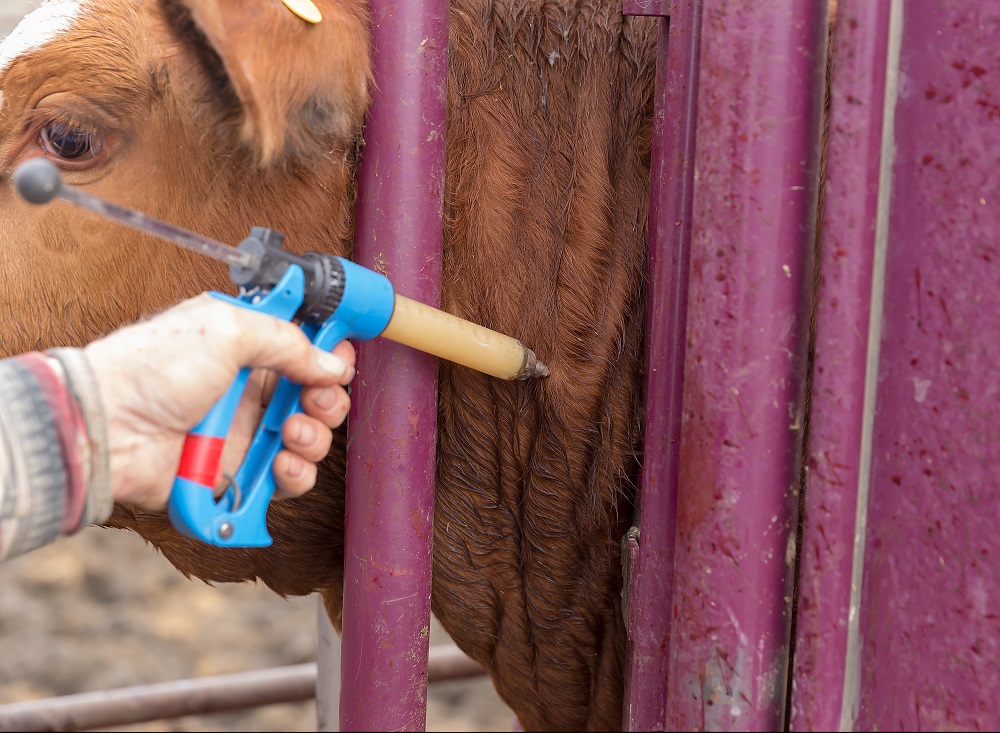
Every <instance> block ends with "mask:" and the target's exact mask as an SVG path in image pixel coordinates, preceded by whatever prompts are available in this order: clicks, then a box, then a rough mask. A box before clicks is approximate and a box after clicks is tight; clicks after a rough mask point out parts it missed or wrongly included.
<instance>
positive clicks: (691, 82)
mask: <svg viewBox="0 0 1000 733" xmlns="http://www.w3.org/2000/svg"><path fill="white" fill-rule="evenodd" d="M642 2H643V0H638V2H632V3H629V2H626V5H625V10H626V12H627V13H630V14H633V15H660V16H661V20H660V31H659V36H658V39H657V44H658V47H657V70H656V74H657V78H656V101H655V108H654V127H653V143H652V170H651V175H650V206H649V258H648V263H647V272H648V273H649V285H648V289H647V311H646V323H647V324H648V330H647V335H646V338H647V342H646V374H647V375H648V376H647V381H646V426H645V451H644V453H645V458H644V462H643V471H642V476H641V478H640V485H639V496H640V501H639V506H640V511H639V533H638V535H636V533H635V531H634V528H633V531H632V532H630V533H629V537H628V539H627V543H626V548H625V551H626V553H628V560H629V562H628V567H629V568H630V577H629V578H628V593H629V596H628V605H627V608H628V618H627V624H628V626H627V629H628V639H629V641H628V658H627V664H628V666H627V667H626V670H625V709H624V711H623V720H624V727H625V730H630V731H640V730H665V726H666V705H667V684H666V681H667V654H666V650H667V649H668V647H669V641H670V614H669V613H666V612H665V611H666V609H669V608H670V607H671V605H672V604H671V592H672V586H673V563H674V552H673V551H674V535H675V532H676V521H675V520H676V507H677V477H678V469H679V466H680V450H679V446H680V429H681V396H682V382H683V371H684V346H685V326H686V321H687V276H688V266H689V259H690V240H691V199H692V194H693V189H694V180H693V173H694V171H693V166H692V160H693V158H694V144H695V127H696V125H695V114H696V105H697V99H698V66H697V65H698V53H699V48H700V46H699V42H700V38H701V3H700V2H698V0H681V1H680V2H677V3H669V4H665V3H660V4H659V5H658V6H657V5H655V4H651V6H649V7H644V6H642ZM646 2H647V3H650V2H651V0H646ZM671 6H673V7H671ZM668 13H669V15H670V17H669V19H667V18H666V17H662V16H664V15H667V14H668ZM668 47H669V53H668Z"/></svg>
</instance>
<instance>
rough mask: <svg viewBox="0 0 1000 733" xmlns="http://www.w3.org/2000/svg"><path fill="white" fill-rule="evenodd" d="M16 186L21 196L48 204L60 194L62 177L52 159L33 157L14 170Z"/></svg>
mask: <svg viewBox="0 0 1000 733" xmlns="http://www.w3.org/2000/svg"><path fill="white" fill-rule="evenodd" d="M14 186H16V187H17V192H18V193H19V194H21V197H22V198H23V199H24V200H25V201H28V202H30V203H32V204H47V203H48V202H49V201H51V200H52V199H54V198H55V197H56V196H58V195H59V189H60V188H62V178H61V177H60V176H59V168H58V166H56V164H55V163H53V162H52V161H51V160H46V159H45V158H32V159H31V160H26V161H24V162H23V163H21V165H19V166H18V167H17V170H16V171H14Z"/></svg>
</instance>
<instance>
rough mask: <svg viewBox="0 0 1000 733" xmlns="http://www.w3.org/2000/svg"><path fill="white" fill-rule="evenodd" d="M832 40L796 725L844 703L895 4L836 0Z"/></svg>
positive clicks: (818, 726) (828, 718) (829, 714)
mask: <svg viewBox="0 0 1000 733" xmlns="http://www.w3.org/2000/svg"><path fill="white" fill-rule="evenodd" d="M835 36H836V38H837V41H836V43H835V44H834V47H833V50H834V52H835V56H834V59H833V76H832V90H831V98H830V120H829V128H830V136H829V158H828V162H827V168H826V199H825V206H824V216H823V235H822V246H821V249H820V282H819V297H818V300H817V309H816V346H815V355H814V360H813V378H812V379H813V382H812V398H811V406H810V407H811V409H810V413H811V418H810V427H809V456H808V475H807V478H806V493H805V503H804V520H803V528H802V549H801V552H802V556H801V562H800V570H799V604H798V621H797V628H796V642H795V662H794V663H795V669H794V671H793V675H794V686H793V689H794V692H793V695H792V699H791V701H790V704H791V718H790V727H791V729H792V730H817V731H822V730H838V729H839V726H840V723H841V712H842V706H843V701H844V695H843V693H844V680H845V676H846V675H847V639H848V608H849V605H850V600H851V576H852V560H853V556H854V533H855V519H856V514H857V498H858V477H859V468H860V457H861V440H862V423H863V408H864V395H865V370H866V360H867V357H868V321H869V315H870V311H869V303H870V299H871V287H872V265H873V260H874V252H875V235H876V219H877V216H878V193H879V171H880V163H881V154H882V120H883V109H884V107H885V103H884V99H885V72H886V52H887V44H888V40H889V5H888V4H887V3H873V2H871V0H840V3H839V6H838V10H837V23H836V31H835Z"/></svg>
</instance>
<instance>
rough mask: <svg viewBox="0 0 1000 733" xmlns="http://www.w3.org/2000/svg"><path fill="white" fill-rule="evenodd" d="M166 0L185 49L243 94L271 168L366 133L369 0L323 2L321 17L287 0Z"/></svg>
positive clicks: (257, 148) (258, 149)
mask: <svg viewBox="0 0 1000 733" xmlns="http://www.w3.org/2000/svg"><path fill="white" fill-rule="evenodd" d="M160 2H161V5H162V6H163V9H164V11H165V15H166V17H167V20H168V23H169V24H170V25H171V26H172V27H173V30H174V32H175V33H176V34H177V36H178V38H179V40H180V42H181V43H182V45H183V46H186V47H187V48H184V49H183V50H184V52H190V53H193V54H194V55H195V56H196V57H198V59H199V60H200V61H201V62H202V63H203V65H206V66H207V67H208V68H207V72H208V74H209V76H210V77H213V78H212V79H211V80H212V81H213V82H214V83H215V85H219V84H228V86H229V87H230V88H231V89H230V90H225V93H228V94H230V96H231V94H232V93H233V92H234V93H235V95H236V98H237V99H238V102H239V106H240V115H241V120H240V136H241V138H242V139H243V141H244V142H245V143H247V144H248V145H249V146H250V147H251V149H252V150H253V151H254V152H255V154H256V157H257V159H258V161H259V162H260V163H261V164H262V165H269V164H271V163H274V162H276V161H277V160H279V159H280V158H281V157H283V156H288V157H291V158H295V159H299V160H302V159H308V158H309V156H310V155H313V154H318V153H320V152H327V153H328V152H329V143H330V136H331V135H332V136H335V137H339V138H346V139H350V138H353V137H355V136H356V135H357V134H358V133H359V132H360V129H361V125H362V121H363V118H364V113H365V109H366V108H367V105H368V100H369V86H370V84H371V78H372V77H371V60H370V55H369V31H368V3H367V1H366V0H315V3H316V7H317V8H318V9H319V10H320V11H321V13H322V19H321V20H320V21H319V22H317V23H312V22H309V21H307V20H304V19H303V18H301V17H300V16H299V15H297V14H295V13H294V12H292V10H290V9H289V7H288V6H286V5H285V3H284V2H283V0H160ZM292 5H296V3H292ZM210 57H211V58H210ZM216 57H217V58H216ZM220 62H221V72H222V73H219V72H220V69H219V64H220ZM212 66H214V67H215V68H212ZM220 77H225V78H220ZM218 91H219V92H220V93H221V92H223V90H218Z"/></svg>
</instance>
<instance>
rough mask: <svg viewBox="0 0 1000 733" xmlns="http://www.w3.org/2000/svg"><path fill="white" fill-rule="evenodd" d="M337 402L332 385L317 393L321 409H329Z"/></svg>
mask: <svg viewBox="0 0 1000 733" xmlns="http://www.w3.org/2000/svg"><path fill="white" fill-rule="evenodd" d="M335 404H337V395H336V393H335V392H334V391H333V389H332V388H331V387H327V388H326V389H324V390H322V391H321V392H319V393H318V394H317V395H316V406H317V407H318V408H319V409H321V410H329V409H330V408H331V407H333V406H334V405H335Z"/></svg>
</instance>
